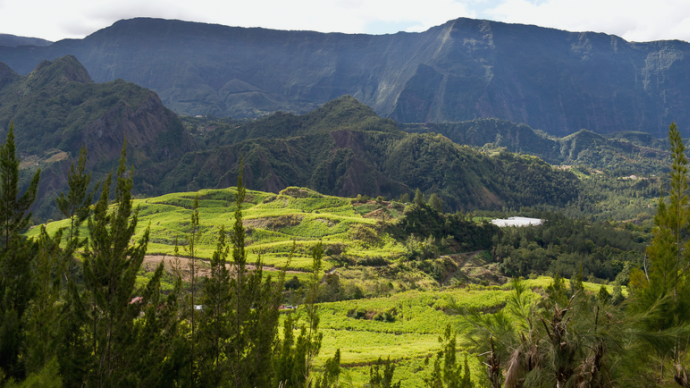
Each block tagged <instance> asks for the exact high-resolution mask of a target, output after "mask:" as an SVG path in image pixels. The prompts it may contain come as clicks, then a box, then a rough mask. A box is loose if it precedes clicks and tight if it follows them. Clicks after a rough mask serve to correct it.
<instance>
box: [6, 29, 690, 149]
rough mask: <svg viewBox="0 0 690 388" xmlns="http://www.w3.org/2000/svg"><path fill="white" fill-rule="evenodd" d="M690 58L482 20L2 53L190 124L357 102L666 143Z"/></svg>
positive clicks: (403, 115)
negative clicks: (74, 73)
mask: <svg viewBox="0 0 690 388" xmlns="http://www.w3.org/2000/svg"><path fill="white" fill-rule="evenodd" d="M689 53H690V44H688V43H686V42H681V41H663V42H651V43H631V42H626V41H625V40H623V39H621V38H619V37H616V36H612V35H606V34H597V33H589V32H584V33H578V32H567V31H559V30H554V29H547V28H540V27H536V26H526V25H515V24H505V23H497V22H489V21H480V20H472V19H457V20H453V21H450V22H448V23H446V24H444V25H442V26H438V27H434V28H431V29H430V30H428V31H425V32H422V33H397V34H393V35H381V36H379V35H377V36H372V35H361V34H359V35H347V34H322V33H316V32H308V31H274V30H266V29H260V28H234V27H225V26H219V25H207V24H200V23H187V22H180V21H168V20H157V19H133V20H125V21H120V22H117V23H115V24H114V25H113V26H111V27H108V28H106V29H103V30H100V31H97V32H95V33H94V34H92V35H90V36H88V37H86V38H84V39H82V40H64V41H60V42H56V43H54V44H52V45H50V46H47V47H17V48H9V47H0V61H4V62H6V63H8V64H9V65H10V66H11V67H12V68H13V69H15V70H16V71H18V72H19V73H20V74H27V73H28V72H29V71H31V70H32V69H33V68H34V67H35V66H36V65H37V64H38V63H40V62H41V61H42V60H45V59H48V60H52V59H54V58H57V57H60V56H63V55H66V54H73V55H75V56H76V57H77V58H79V60H80V61H82V63H84V64H85V66H86V68H87V69H88V70H89V73H90V74H91V75H92V77H93V78H94V80H96V81H97V82H105V81H109V80H113V79H117V78H122V79H124V80H127V81H131V82H135V83H137V84H139V85H142V86H144V87H148V88H151V89H153V90H154V91H156V92H158V94H159V95H160V96H161V99H162V101H163V103H164V104H165V105H166V106H168V107H170V108H172V109H173V110H175V111H176V112H178V113H182V114H207V113H212V114H215V115H232V116H233V117H252V116H254V117H256V116H261V115H263V114H266V113H269V112H274V111H276V110H284V111H292V112H296V113H301V112H306V111H310V110H312V109H313V108H315V107H316V106H318V105H321V104H323V103H325V102H327V101H329V100H331V99H334V98H337V97H339V96H341V95H344V94H350V95H352V96H354V97H356V98H357V99H358V100H360V101H362V102H364V103H365V104H367V105H369V106H371V107H373V108H374V109H375V111H376V112H377V113H378V114H379V115H381V116H383V117H391V118H393V119H395V120H397V121H400V122H448V121H463V120H472V119H478V118H488V117H497V118H501V119H506V120H509V121H513V122H519V123H520V122H521V123H526V124H528V125H530V126H531V127H533V128H539V129H542V130H545V131H547V132H550V133H553V134H557V135H560V136H563V135H567V134H570V133H574V132H577V131H578V130H580V129H583V128H584V129H588V130H591V131H595V132H598V133H610V132H616V131H623V130H628V131H630V130H636V131H646V132H650V133H653V134H655V135H657V136H662V135H664V134H665V131H666V129H667V127H668V125H669V123H670V122H671V121H672V120H673V121H676V122H677V123H678V124H679V125H680V127H681V128H690V112H688V111H687V110H686V109H684V107H686V106H688V103H690V92H689V91H690V77H689V76H688V74H690V71H689V70H690V64H689V62H688V60H687V59H686V58H687V57H688V54H689Z"/></svg>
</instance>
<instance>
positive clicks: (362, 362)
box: [318, 276, 613, 387]
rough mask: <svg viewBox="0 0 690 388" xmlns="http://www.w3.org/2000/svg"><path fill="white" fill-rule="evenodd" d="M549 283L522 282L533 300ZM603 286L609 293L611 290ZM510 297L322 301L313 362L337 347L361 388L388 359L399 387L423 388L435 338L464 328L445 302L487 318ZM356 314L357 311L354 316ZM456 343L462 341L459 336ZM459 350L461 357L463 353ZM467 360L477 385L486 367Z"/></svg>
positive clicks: (454, 291)
mask: <svg viewBox="0 0 690 388" xmlns="http://www.w3.org/2000/svg"><path fill="white" fill-rule="evenodd" d="M552 281H553V279H552V278H550V277H545V276H543V277H539V278H537V279H527V280H525V281H524V282H525V285H526V286H527V287H528V288H529V289H531V290H532V297H533V298H535V299H536V298H539V297H540V296H539V294H542V293H543V289H544V288H545V287H547V286H548V285H549V284H551V282H552ZM584 286H585V289H587V290H590V291H598V290H599V287H600V285H598V284H593V283H587V282H585V283H584ZM607 288H608V291H609V292H613V287H612V286H607ZM510 293H511V290H510V286H509V285H508V284H506V285H503V286H489V287H482V286H470V287H463V288H444V289H438V290H435V291H405V292H400V293H396V294H394V295H390V296H388V297H380V298H371V299H360V300H351V301H342V302H334V303H323V304H321V305H320V312H321V322H320V327H321V328H323V332H324V340H323V345H322V350H321V353H320V355H319V359H318V360H319V361H320V362H324V361H325V360H326V358H328V357H331V356H332V355H333V353H334V352H335V350H336V349H340V351H341V361H342V363H343V365H344V366H345V375H349V376H350V377H351V378H352V381H353V382H354V383H355V386H361V384H363V383H365V382H368V378H369V364H371V363H372V362H374V361H376V360H377V359H378V357H383V358H384V359H385V358H386V357H388V356H390V357H391V359H392V360H396V363H397V367H396V372H395V378H396V380H397V379H401V380H403V381H404V382H403V386H404V387H423V386H424V381H423V378H424V377H426V376H427V375H428V374H429V373H430V370H429V367H428V366H426V365H425V362H426V360H427V359H428V358H429V357H434V356H435V354H436V352H438V351H439V350H440V344H439V337H440V336H441V335H442V334H443V330H444V329H445V327H446V325H447V324H448V323H450V324H451V325H452V327H453V328H454V329H455V330H456V331H457V333H458V336H459V337H460V336H462V333H463V332H464V330H465V328H466V327H467V323H466V322H465V321H464V319H463V318H462V317H461V316H458V315H454V314H452V313H451V311H449V310H448V306H449V303H450V301H451V300H454V301H455V302H456V303H457V304H458V305H460V306H464V307H468V308H470V307H472V308H476V309H480V310H482V311H484V312H485V313H487V314H490V313H492V312H495V311H497V310H499V309H501V308H503V307H504V306H505V303H506V299H507V298H508V296H509V295H510ZM358 311H359V312H361V313H360V314H357V312H358ZM386 312H389V313H390V314H391V316H392V317H393V320H392V321H390V322H388V321H386V320H385V319H384V320H377V319H375V318H374V317H376V314H385V313H386ZM358 315H359V318H358ZM458 343H459V344H461V343H462V341H461V339H460V338H458ZM459 352H460V353H465V351H464V350H463V349H460V350H459ZM429 361H430V362H431V360H429ZM469 361H470V367H471V370H472V379H473V380H474V381H475V382H476V383H479V382H480V381H481V379H482V378H483V377H484V376H485V374H486V372H485V367H484V365H483V364H481V362H480V360H479V359H477V357H476V356H475V355H469ZM476 386H485V385H476Z"/></svg>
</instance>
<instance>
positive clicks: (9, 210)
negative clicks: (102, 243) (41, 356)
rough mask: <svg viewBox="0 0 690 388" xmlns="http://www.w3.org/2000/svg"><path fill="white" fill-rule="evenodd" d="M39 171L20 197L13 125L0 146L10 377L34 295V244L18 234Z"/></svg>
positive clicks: (0, 292)
mask: <svg viewBox="0 0 690 388" xmlns="http://www.w3.org/2000/svg"><path fill="white" fill-rule="evenodd" d="M40 173H41V171H40V170H38V171H36V173H35V174H34V176H33V179H32V180H31V183H30V184H29V187H28V189H27V190H26V192H25V193H24V194H23V195H22V196H21V197H18V195H19V188H18V184H19V158H17V156H16V150H15V145H14V124H13V123H10V127H9V131H8V133H7V140H6V142H5V143H4V144H3V145H2V147H0V223H2V226H1V228H2V236H0V237H1V240H0V246H1V247H2V248H1V250H0V369H2V370H3V371H4V372H5V373H6V374H7V375H8V376H10V377H23V375H24V370H23V365H22V363H21V362H20V360H19V353H20V349H21V347H22V345H23V338H24V328H23V323H22V322H23V321H24V313H25V311H26V309H27V308H28V307H29V301H30V300H31V297H32V293H33V283H32V279H31V264H32V259H33V257H34V254H35V244H33V243H32V242H30V241H25V240H24V239H23V238H22V237H21V236H20V235H19V233H20V232H21V230H22V229H24V228H26V227H27V225H28V223H29V219H30V218H31V213H27V211H28V209H29V207H30V206H31V204H32V203H33V202H34V200H35V198H36V192H37V189H38V181H39V177H40Z"/></svg>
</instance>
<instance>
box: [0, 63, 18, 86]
mask: <svg viewBox="0 0 690 388" xmlns="http://www.w3.org/2000/svg"><path fill="white" fill-rule="evenodd" d="M19 77H20V76H19V74H17V73H15V72H14V70H12V69H10V67H9V66H7V65H6V64H4V63H2V62H0V88H2V87H3V86H4V85H5V84H8V83H10V82H12V81H14V80H16V79H17V78H19Z"/></svg>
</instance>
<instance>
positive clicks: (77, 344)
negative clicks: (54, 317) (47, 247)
mask: <svg viewBox="0 0 690 388" xmlns="http://www.w3.org/2000/svg"><path fill="white" fill-rule="evenodd" d="M86 159H87V151H86V147H82V148H81V150H80V152H79V159H78V161H77V165H76V167H75V164H74V163H72V164H71V166H70V169H69V172H68V173H67V182H68V185H69V192H68V193H67V195H65V194H64V193H60V196H59V197H58V198H57V199H56V202H57V206H58V209H59V210H60V211H61V212H62V214H63V215H64V216H65V217H67V218H69V220H70V226H69V229H68V232H67V239H66V240H67V244H66V247H65V249H64V250H63V251H62V252H61V253H60V257H61V259H59V270H58V271H57V274H59V275H60V274H64V276H62V277H64V278H65V279H66V287H65V290H64V293H63V297H62V299H63V300H62V304H61V306H60V308H59V314H58V322H57V323H58V326H59V339H58V345H57V348H56V352H57V355H58V357H57V359H58V362H59V365H60V373H61V375H62V381H63V385H64V386H65V387H74V388H77V387H81V386H82V385H83V383H84V378H85V376H86V373H87V370H88V367H89V356H90V355H89V352H90V350H89V346H88V344H87V342H86V341H87V335H86V333H87V332H86V330H85V328H86V324H87V313H86V306H85V305H84V298H83V295H81V293H80V291H79V289H78V287H77V284H76V283H75V279H74V278H73V274H74V272H75V269H74V262H75V260H74V257H73V254H74V252H75V250H77V249H79V248H82V247H83V246H84V245H86V238H85V239H83V240H80V236H79V227H80V226H81V224H82V222H83V221H84V220H86V219H87V218H88V217H89V216H90V215H91V208H90V206H91V203H92V202H93V197H94V192H95V191H97V190H98V187H99V186H100V183H97V184H96V186H95V187H94V189H93V190H92V191H91V192H88V186H89V184H90V182H91V173H88V174H87V173H85V169H86Z"/></svg>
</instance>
